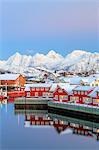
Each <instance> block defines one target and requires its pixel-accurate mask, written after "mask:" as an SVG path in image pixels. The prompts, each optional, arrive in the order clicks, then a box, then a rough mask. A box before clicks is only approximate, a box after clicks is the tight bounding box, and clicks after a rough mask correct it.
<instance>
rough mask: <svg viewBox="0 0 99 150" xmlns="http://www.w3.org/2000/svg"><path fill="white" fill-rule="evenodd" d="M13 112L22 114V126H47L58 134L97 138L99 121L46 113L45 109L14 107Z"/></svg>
mask: <svg viewBox="0 0 99 150" xmlns="http://www.w3.org/2000/svg"><path fill="white" fill-rule="evenodd" d="M14 112H15V114H16V115H18V123H19V114H24V116H25V120H24V127H26V128H37V127H38V128H42V127H43V128H49V127H53V128H54V129H55V131H56V132H57V133H58V134H59V135H62V134H76V135H83V136H87V137H93V138H95V139H96V140H97V141H98V140H99V123H95V122H90V121H86V120H80V119H75V118H71V117H66V116H61V115H56V114H52V113H48V111H47V110H29V109H28V110H26V109H23V110H22V109H21V110H20V109H15V110H14Z"/></svg>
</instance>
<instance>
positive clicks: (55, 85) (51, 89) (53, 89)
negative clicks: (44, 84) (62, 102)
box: [50, 83, 57, 92]
mask: <svg viewBox="0 0 99 150" xmlns="http://www.w3.org/2000/svg"><path fill="white" fill-rule="evenodd" d="M56 88H57V83H53V84H52V86H51V88H50V92H54V91H55V89H56Z"/></svg>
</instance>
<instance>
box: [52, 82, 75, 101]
mask: <svg viewBox="0 0 99 150" xmlns="http://www.w3.org/2000/svg"><path fill="white" fill-rule="evenodd" d="M75 87H76V85H69V84H66V83H60V84H58V86H57V89H56V90H55V91H54V92H53V100H54V101H59V102H68V101H70V96H71V94H72V90H73V89H74V88H75Z"/></svg>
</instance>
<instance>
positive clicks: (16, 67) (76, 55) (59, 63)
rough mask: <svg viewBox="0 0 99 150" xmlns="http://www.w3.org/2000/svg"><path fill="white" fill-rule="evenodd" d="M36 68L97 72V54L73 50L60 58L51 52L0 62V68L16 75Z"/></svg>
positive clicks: (19, 56)
mask: <svg viewBox="0 0 99 150" xmlns="http://www.w3.org/2000/svg"><path fill="white" fill-rule="evenodd" d="M37 67H41V68H45V69H49V70H61V69H64V70H67V71H73V72H75V73H78V72H84V71H90V70H95V71H96V72H99V53H90V52H86V51H82V50H74V51H73V52H72V53H70V54H68V55H66V57H63V56H61V55H60V54H58V53H56V52H55V51H53V50H51V51H49V52H48V54H47V55H44V54H40V53H37V54H35V55H34V56H30V55H29V56H27V55H21V54H19V53H15V54H14V55H13V56H11V57H9V59H8V60H7V61H0V68H1V69H2V68H3V69H4V68H5V70H9V71H12V72H17V73H24V72H30V73H33V72H36V73H38V70H37Z"/></svg>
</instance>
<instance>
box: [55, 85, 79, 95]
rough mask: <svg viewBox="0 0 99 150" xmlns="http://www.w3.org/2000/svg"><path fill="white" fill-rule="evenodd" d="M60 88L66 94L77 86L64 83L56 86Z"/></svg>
mask: <svg viewBox="0 0 99 150" xmlns="http://www.w3.org/2000/svg"><path fill="white" fill-rule="evenodd" d="M58 85H59V87H60V88H62V89H64V90H65V91H66V92H67V93H68V94H71V93H72V90H73V89H74V88H75V87H77V85H70V84H66V83H60V84H58Z"/></svg>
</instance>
